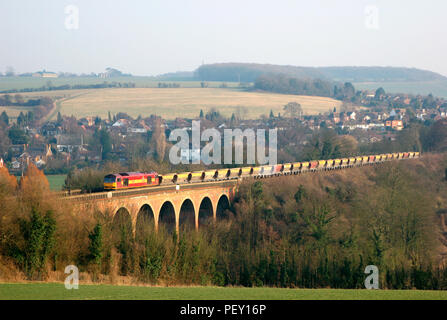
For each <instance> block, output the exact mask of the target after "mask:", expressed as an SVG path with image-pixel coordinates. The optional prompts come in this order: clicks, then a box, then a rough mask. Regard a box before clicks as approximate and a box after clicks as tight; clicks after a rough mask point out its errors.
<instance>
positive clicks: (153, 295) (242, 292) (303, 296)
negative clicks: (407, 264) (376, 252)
mask: <svg viewBox="0 0 447 320" xmlns="http://www.w3.org/2000/svg"><path fill="white" fill-rule="evenodd" d="M7 299H13V300H24V299H48V300H53V299H60V300H64V299H82V300H83V299H101V300H118V299H119V300H126V299H131V300H133V299H140V300H446V299H447V291H420V290H366V289H362V290H341V289H277V288H221V287H132V286H113V285H82V284H81V285H80V286H79V289H78V290H67V289H65V287H64V285H63V284H62V283H26V284H24V283H14V284H8V283H7V284H0V300H7Z"/></svg>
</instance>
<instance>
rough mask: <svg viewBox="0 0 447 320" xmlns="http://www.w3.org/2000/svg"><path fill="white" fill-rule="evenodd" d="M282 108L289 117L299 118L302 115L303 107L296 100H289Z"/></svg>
mask: <svg viewBox="0 0 447 320" xmlns="http://www.w3.org/2000/svg"><path fill="white" fill-rule="evenodd" d="M283 110H284V112H285V113H286V114H288V115H289V117H290V118H297V117H298V118H301V116H302V115H303V108H302V107H301V105H300V104H299V103H297V102H289V103H288V104H286V105H285V106H284V108H283Z"/></svg>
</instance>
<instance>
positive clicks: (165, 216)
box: [66, 180, 238, 233]
mask: <svg viewBox="0 0 447 320" xmlns="http://www.w3.org/2000/svg"><path fill="white" fill-rule="evenodd" d="M237 183H238V181H237V180H228V181H219V182H202V183H192V184H182V185H174V184H172V185H168V186H163V187H152V188H144V189H138V190H126V191H114V192H103V193H99V194H91V195H80V196H70V197H67V198H66V199H67V200H69V201H73V202H74V204H75V207H76V208H77V209H78V210H82V211H87V212H94V211H99V212H103V213H105V212H109V213H111V214H112V215H113V217H114V219H115V218H117V217H118V216H129V217H130V220H131V222H132V230H133V231H134V232H135V230H136V227H137V223H138V222H139V221H140V220H144V221H145V222H146V223H147V222H149V223H150V224H152V225H153V226H154V227H155V230H158V229H159V227H160V226H161V225H163V226H164V227H165V228H167V229H169V230H171V231H172V230H173V229H174V228H175V230H176V231H177V233H178V232H179V229H180V227H181V226H184V225H187V226H189V227H192V228H195V229H196V230H198V229H199V227H200V225H201V224H207V223H210V222H214V221H216V219H219V218H221V217H223V216H225V210H226V209H227V208H228V207H229V206H230V201H232V199H233V197H234V194H235V192H236V187H237Z"/></svg>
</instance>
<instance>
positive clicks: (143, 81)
mask: <svg viewBox="0 0 447 320" xmlns="http://www.w3.org/2000/svg"><path fill="white" fill-rule="evenodd" d="M48 81H50V82H51V84H52V85H53V86H61V85H67V84H69V85H72V86H73V85H92V84H99V83H104V82H108V83H111V82H121V83H126V82H133V83H135V86H137V87H140V88H156V87H158V83H159V82H162V83H174V82H175V83H178V84H180V86H181V87H182V88H200V81H175V80H172V81H160V80H156V79H154V78H153V77H138V76H131V77H111V78H94V77H73V78H35V77H0V91H4V90H13V89H17V90H20V89H26V88H32V89H36V88H41V87H42V86H44V85H46V84H47V83H48ZM207 83H208V86H209V87H211V88H218V87H219V86H220V85H222V81H207ZM225 83H226V85H227V86H228V87H237V86H238V85H239V83H237V82H225Z"/></svg>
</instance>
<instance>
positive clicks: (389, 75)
mask: <svg viewBox="0 0 447 320" xmlns="http://www.w3.org/2000/svg"><path fill="white" fill-rule="evenodd" d="M277 74H283V75H286V76H289V77H295V78H299V79H322V80H329V81H343V82H344V81H350V82H368V81H372V82H376V81H377V82H378V81H437V80H447V78H446V77H444V76H442V75H440V74H438V73H435V72H431V71H427V70H420V69H414V68H396V67H297V66H281V65H272V64H257V63H215V64H207V65H202V66H200V67H199V68H198V69H197V70H196V71H195V72H194V78H195V79H198V80H202V81H228V82H230V81H240V82H254V81H255V80H256V79H257V78H258V77H259V76H261V75H277Z"/></svg>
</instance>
